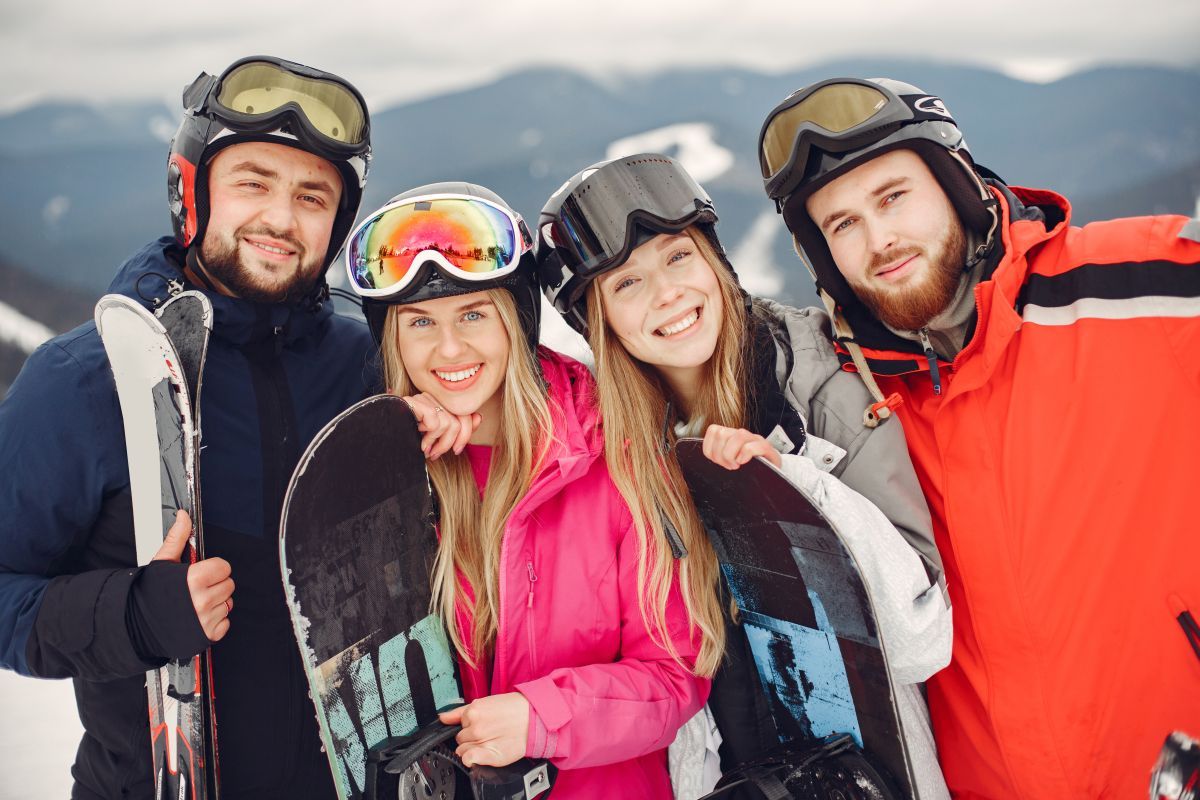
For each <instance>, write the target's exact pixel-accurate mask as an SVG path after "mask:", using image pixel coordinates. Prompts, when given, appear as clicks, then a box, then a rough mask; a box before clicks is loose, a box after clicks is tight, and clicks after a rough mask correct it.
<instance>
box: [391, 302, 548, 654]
mask: <svg viewBox="0 0 1200 800" xmlns="http://www.w3.org/2000/svg"><path fill="white" fill-rule="evenodd" d="M487 296H488V299H489V300H491V302H492V305H493V306H495V308H496V312H497V314H498V315H499V317H500V321H501V322H502V323H503V325H504V329H505V331H506V332H507V333H508V341H509V355H508V368H507V369H506V371H505V373H504V382H503V384H502V385H501V388H500V391H501V392H503V407H502V411H501V414H502V415H503V416H502V422H501V424H500V425H499V427H498V430H499V434H498V437H497V439H496V443H495V445H494V447H493V449H492V466H491V470H490V472H489V477H488V482H487V491H486V492H484V494H483V499H482V500H480V497H479V489H478V487H477V486H476V483H475V478H474V475H473V473H472V471H471V463H470V461H469V459H468V458H467V456H465V455H459V456H456V455H454V453H446V454H445V455H443V456H442V457H441V458H439V459H438V460H437V461H431V462H428V467H429V479H430V481H431V482H432V483H433V488H434V491H435V492H437V498H438V505H439V507H440V509H441V517H440V520H439V523H438V529H439V532H440V535H441V538H440V540H439V542H438V551H437V557H436V559H435V560H434V567H433V577H432V581H431V583H432V584H433V599H432V601H431V606H432V609H431V610H432V611H434V612H436V613H439V614H441V616H442V619H444V620H445V621H446V627H447V628H448V629H449V632H450V640H451V641H452V642H453V643H454V648H455V649H456V650H457V651H458V653H459V655H460V656H461V657H462V658H463V659H464V660H465V661H466V662H467V663H468V664H470V665H471V666H476V665H477V664H478V659H479V656H481V655H483V654H485V653H488V652H490V651H491V649H492V647H493V646H494V644H495V641H496V632H497V630H498V626H499V612H500V567H501V564H500V543H501V540H502V539H503V537H504V524H505V522H507V521H508V517H509V514H510V513H512V510H513V508H515V507H516V505H517V502H518V501H519V500H520V499H521V498H522V497H523V496H524V495H525V492H526V491H528V489H529V484H530V482H531V481H532V479H533V476H534V475H535V474H536V473H537V471H538V469H539V468H540V466H541V464H542V461H543V460H544V459H545V456H546V452H547V450H548V449H549V446H550V444H551V440H552V437H553V427H552V422H551V416H550V405H549V398H548V397H547V395H546V390H545V388H544V384H543V383H542V380H541V377H540V376H539V375H538V374H537V372H536V365H535V363H534V360H533V359H532V358H530V357H529V356H528V354H527V352H526V351H527V348H526V346H525V333H524V331H523V330H522V328H521V323H520V318H519V317H518V314H517V305H516V301H515V300H514V299H513V297H512V295H511V294H510V293H509V292H508V290H506V289H491V290H488V292H487ZM397 319H398V308H397V307H392V308H390V309H388V315H387V319H386V321H385V322H384V326H383V345H382V354H383V369H384V378H385V380H386V381H387V386H388V389H389V390H390V391H391V392H393V393H395V394H399V395H401V396H406V395H411V394H413V393H414V392H416V391H417V389H416V387H415V386H414V385H413V382H412V380H411V379H410V378H409V375H408V372H407V370H405V368H404V362H403V361H402V360H401V358H400V348H399V346H398V345H397V339H396V335H397V328H396V324H397ZM456 569H457V570H460V571H461V572H462V574H463V576H464V577H465V578H466V580H467V581H468V582H469V583H470V586H471V589H472V592H473V593H474V596H475V597H474V601H472V600H471V598H470V597H469V596H468V595H466V594H465V593H464V592H463V591H462V588H463V587H461V586H460V585H459V582H458V578H457V575H456ZM457 609H461V610H463V611H465V612H466V613H467V614H469V615H470V616H469V618H471V619H473V620H474V624H473V629H472V632H471V640H470V641H469V642H467V641H464V639H463V637H462V635H461V634H460V632H459V630H458V625H457V624H456V617H455V611H456V610H457Z"/></svg>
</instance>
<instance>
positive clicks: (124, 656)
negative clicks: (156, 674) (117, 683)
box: [26, 568, 163, 680]
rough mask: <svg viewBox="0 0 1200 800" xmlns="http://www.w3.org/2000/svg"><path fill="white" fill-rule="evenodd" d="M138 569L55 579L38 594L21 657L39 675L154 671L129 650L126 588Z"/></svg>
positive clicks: (105, 676) (106, 676) (96, 676)
mask: <svg viewBox="0 0 1200 800" xmlns="http://www.w3.org/2000/svg"><path fill="white" fill-rule="evenodd" d="M138 574H139V570H137V569H134V568H124V569H115V570H92V571H89V572H84V573H81V574H79V575H64V576H60V577H58V578H54V579H53V580H51V581H50V583H49V584H48V585H47V587H46V591H45V593H44V594H43V596H42V603H41V607H40V608H39V609H38V616H37V620H36V622H35V623H34V627H33V635H31V636H30V637H29V642H28V644H27V649H26V653H27V656H28V661H29V668H30V671H31V672H32V673H33V674H34V675H36V676H39V677H47V678H62V677H78V678H86V679H88V680H114V679H116V678H127V677H130V676H132V675H137V674H138V673H141V672H146V671H148V670H151V669H156V668H158V667H160V666H162V664H163V660H161V659H159V660H153V659H151V660H147V659H146V658H144V657H143V656H142V655H141V654H139V653H138V651H137V649H136V648H135V647H134V643H133V639H132V637H131V636H130V633H129V629H128V626H127V625H126V621H125V617H126V607H127V605H128V600H129V594H130V588H131V587H132V585H133V583H134V581H135V580H137V577H138Z"/></svg>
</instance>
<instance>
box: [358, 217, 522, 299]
mask: <svg viewBox="0 0 1200 800" xmlns="http://www.w3.org/2000/svg"><path fill="white" fill-rule="evenodd" d="M518 246H519V242H518V232H517V230H516V228H515V226H514V222H513V219H512V218H511V217H510V216H509V215H508V214H506V213H505V212H503V211H502V210H500V209H499V208H497V207H495V206H493V205H491V204H489V203H484V202H481V201H479V200H472V199H467V198H446V199H432V200H419V201H417V202H405V203H403V204H401V205H397V206H392V207H385V208H383V209H381V210H380V211H379V212H377V213H376V214H375V216H373V217H371V218H370V219H368V220H367V221H366V222H364V223H363V224H361V225H360V226H359V227H358V230H357V231H355V233H354V235H353V236H352V237H351V239H350V243H349V245H347V247H348V258H349V261H350V272H351V276H352V278H353V280H354V282H355V284H356V285H357V286H358V287H359V288H360V289H367V290H371V289H374V290H380V289H390V288H393V287H397V286H402V285H403V284H405V283H407V281H408V279H409V278H410V276H409V273H410V271H411V270H412V268H413V264H414V263H415V262H416V261H417V258H418V256H420V255H421V254H422V253H430V252H433V253H437V254H438V255H440V256H442V258H444V259H445V260H446V261H447V262H448V263H449V264H451V265H452V266H453V267H454V269H455V270H457V271H458V272H459V273H461V275H462V276H463V277H466V278H468V279H469V278H470V277H471V276H480V277H483V276H488V275H491V274H494V273H496V272H499V271H501V270H504V269H506V268H508V267H511V266H512V265H513V264H514V263H515V262H516V261H517V259H518V258H519V257H520V254H519V253H518V252H517V250H518Z"/></svg>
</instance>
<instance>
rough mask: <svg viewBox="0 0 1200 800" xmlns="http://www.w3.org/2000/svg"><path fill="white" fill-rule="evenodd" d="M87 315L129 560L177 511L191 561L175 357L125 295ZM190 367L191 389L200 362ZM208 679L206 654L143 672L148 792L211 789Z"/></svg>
mask: <svg viewBox="0 0 1200 800" xmlns="http://www.w3.org/2000/svg"><path fill="white" fill-rule="evenodd" d="M185 302H188V303H190V302H191V301H185ZM204 302H205V304H207V300H205V301H204ZM182 310H183V307H182V306H181V307H180V308H178V309H176V310H175V311H174V312H172V315H173V316H174V315H176V314H179V313H180V312H181V311H182ZM181 316H182V315H181ZM202 316H203V315H202ZM95 319H96V328H97V330H98V331H99V333H100V336H101V339H102V340H103V343H104V349H105V351H106V352H107V354H108V358H109V362H110V364H111V366H112V370H113V378H114V381H115V383H116V388H117V398H118V401H119V404H120V407H121V416H122V419H123V424H124V432H125V446H126V451H127V454H128V460H129V483H130V493H131V495H132V503H133V518H134V519H133V521H134V544H135V551H136V554H137V563H138V564H139V565H145V564H147V563H149V562H150V560H151V559H152V558H153V556H154V554H155V553H156V552H157V551H158V549H159V547H160V546H161V545H162V542H163V538H164V537H165V535H166V532H167V531H168V530H169V529H170V527H171V525H172V524H173V523H174V521H175V511H176V509H183V510H185V511H187V512H188V513H189V514H190V515H191V516H192V519H193V521H194V522H196V523H197V524H196V527H195V528H194V529H193V532H192V539H191V541H190V542H189V546H188V548H187V550H186V551H185V553H184V558H185V559H187V560H189V561H192V562H194V561H195V560H196V558H197V552H198V549H199V547H200V546H201V541H200V537H199V535H198V531H199V524H198V519H199V515H198V511H199V507H198V503H197V495H198V488H197V487H198V485H197V482H196V480H197V462H198V447H197V440H196V428H195V424H194V419H195V418H194V416H193V410H192V403H191V397H190V395H189V392H188V384H187V380H186V378H185V376H184V371H183V365H182V363H181V360H180V357H179V354H178V353H177V351H176V349H175V347H174V345H173V344H172V342H171V339H170V337H169V335H168V334H167V331H166V329H165V328H164V327H163V325H162V324H161V323H160V322H159V320H158V318H156V317H155V316H154V315H153V314H151V313H150V312H149V311H147V310H146V309H145V308H144V307H143V306H142V305H141V304H139V303H138V302H136V301H134V300H131V299H130V298H127V297H124V296H122V295H115V294H110V295H105V296H104V297H102V298H100V300H99V302H98V303H97V304H96V312H95ZM208 319H211V312H209V314H208ZM202 324H203V323H202ZM206 338H207V337H206V336H205V339H206ZM195 366H196V372H195V374H196V376H197V388H198V386H199V374H200V369H199V366H200V364H199V362H198V361H197V362H196V363H195ZM210 678H211V675H210V673H209V669H208V664H207V660H206V656H205V655H204V654H202V655H197V656H195V657H193V658H191V659H188V660H185V661H171V662H168V663H167V664H166V665H165V666H163V667H162V668H160V669H157V670H151V671H150V672H148V673H147V674H146V690H147V699H148V704H149V721H150V743H151V754H152V758H153V761H152V766H151V768H152V770H153V775H154V787H155V797H156V798H191V800H210V799H211V798H216V797H217V796H218V794H217V792H218V790H217V784H216V773H215V762H214V759H213V757H212V754H213V753H214V752H215V751H214V750H213V749H212V747H213V746H214V743H213V739H212V733H211V731H212V726H211V707H210V705H209V703H210V702H211V687H210V686H209V680H210Z"/></svg>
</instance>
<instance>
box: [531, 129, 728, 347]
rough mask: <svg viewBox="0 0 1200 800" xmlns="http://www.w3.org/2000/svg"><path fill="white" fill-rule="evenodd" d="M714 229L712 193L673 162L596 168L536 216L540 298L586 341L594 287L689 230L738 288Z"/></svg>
mask: <svg viewBox="0 0 1200 800" xmlns="http://www.w3.org/2000/svg"><path fill="white" fill-rule="evenodd" d="M716 222H717V212H716V209H715V208H714V207H713V202H712V200H711V199H710V198H709V196H708V193H707V192H706V191H704V189H703V188H702V187H701V186H700V184H698V183H697V182H696V180H695V179H694V178H692V176H691V175H689V174H688V172H687V170H685V169H684V168H683V167H682V166H681V165H680V164H679V162H677V161H675V159H673V158H671V157H670V156H665V155H661V154H659V153H641V154H638V155H632V156H627V157H625V158H615V159H612V160H610V161H601V162H599V163H597V164H593V165H592V166H590V167H588V168H587V169H584V170H581V171H579V172H577V173H576V174H575V175H573V176H572V177H571V178H570V179H569V180H568V181H567V182H566V183H564V184H563V185H562V186H561V187H560V188H559V189H558V191H556V192H555V193H554V194H553V195H551V197H550V199H549V200H547V201H546V205H545V207H543V208H542V213H541V214H540V215H539V216H538V224H537V246H536V252H537V261H538V279H539V281H540V283H541V284H542V291H544V292H545V294H546V298H547V299H548V300H549V301H550V304H551V305H552V306H554V308H555V309H556V310H557V311H558V312H559V313H560V314H562V316H563V319H565V320H566V321H567V324H568V325H570V326H571V327H572V328H574V329H575V330H576V331H577V332H579V333H580V334H581V335H583V336H585V337H586V336H587V289H588V286H590V285H591V283H592V281H593V280H595V279H596V278H597V277H598V276H600V275H603V274H604V273H605V272H608V271H609V270H611V269H615V268H616V267H619V266H620V265H621V264H624V263H625V261H626V260H627V259H628V258H629V254H630V253H632V252H633V251H634V250H635V249H637V248H638V247H639V246H640V245H642V244H645V243H646V242H647V241H649V240H650V239H653V238H654V237H655V236H658V235H659V234H662V233H666V234H676V233H681V232H682V231H683V230H684V229H686V228H688V227H690V226H692V225H695V226H697V227H698V228H699V229H700V230H701V232H702V233H703V234H704V235H705V237H706V238H707V239H708V241H709V243H710V244H711V245H712V247H713V250H715V251H716V253H717V255H718V257H720V259H721V262H722V263H723V264H724V265H725V267H726V268H727V269H728V270H729V273H730V274H731V275H732V276H733V280H734V282H735V283H737V273H735V272H734V270H733V266H732V265H731V264H730V263H729V259H728V257H727V256H726V255H725V249H724V248H723V247H722V246H721V242H720V240H719V239H718V238H717V232H716ZM739 287H740V284H739ZM743 294H744V292H743Z"/></svg>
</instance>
